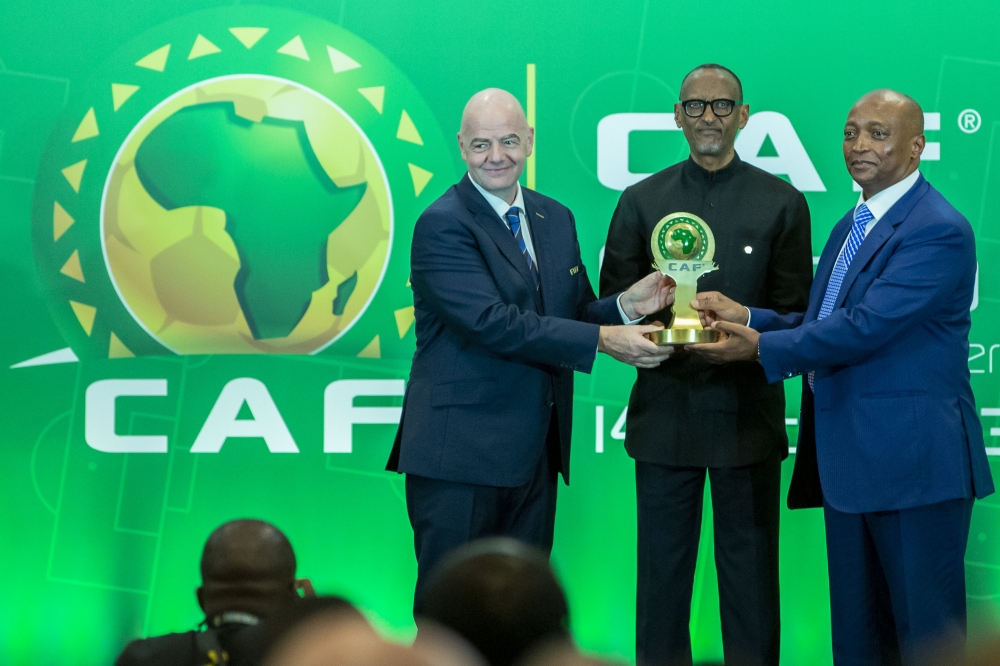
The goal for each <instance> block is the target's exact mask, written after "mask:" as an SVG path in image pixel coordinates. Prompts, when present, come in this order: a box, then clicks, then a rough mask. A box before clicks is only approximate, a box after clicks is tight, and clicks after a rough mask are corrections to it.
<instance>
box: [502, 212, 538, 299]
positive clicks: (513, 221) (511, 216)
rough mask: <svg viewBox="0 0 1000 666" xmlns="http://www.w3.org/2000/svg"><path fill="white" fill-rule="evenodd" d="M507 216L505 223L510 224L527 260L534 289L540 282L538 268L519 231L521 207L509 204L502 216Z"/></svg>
mask: <svg viewBox="0 0 1000 666" xmlns="http://www.w3.org/2000/svg"><path fill="white" fill-rule="evenodd" d="M504 217H506V218H507V224H509V225H510V232H511V233H512V234H514V240H515V241H516V242H517V246H518V247H519V248H521V254H523V255H524V260H525V261H527V262H528V272H529V273H531V278H532V279H533V280H534V281H535V289H538V285H539V283H540V281H539V279H538V268H537V267H536V266H535V262H534V261H532V260H531V254H530V253H529V252H528V246H527V245H526V244H525V242H524V234H522V233H521V209H520V208H518V207H517V206H511V209H510V210H508V211H507V214H506V215H505V216H504Z"/></svg>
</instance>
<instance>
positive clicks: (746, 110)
mask: <svg viewBox="0 0 1000 666" xmlns="http://www.w3.org/2000/svg"><path fill="white" fill-rule="evenodd" d="M749 121H750V105H749V104H742V105H740V129H743V128H744V127H746V126H747V122H749Z"/></svg>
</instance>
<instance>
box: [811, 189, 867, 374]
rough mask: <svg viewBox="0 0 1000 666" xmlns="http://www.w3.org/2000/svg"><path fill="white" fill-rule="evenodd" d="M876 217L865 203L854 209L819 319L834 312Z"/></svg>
mask: <svg viewBox="0 0 1000 666" xmlns="http://www.w3.org/2000/svg"><path fill="white" fill-rule="evenodd" d="M874 219H875V216H874V215H872V212H871V211H870V210H868V206H867V205H865V204H861V205H860V206H858V209H857V210H856V211H854V225H853V226H852V227H851V235H850V236H848V237H847V245H845V246H844V251H843V252H841V253H840V256H839V257H837V263H836V264H834V265H833V273H831V274H830V281H829V282H828V283H827V285H826V294H824V295H823V303H822V305H820V307H819V315H818V316H817V317H816V319H817V321H818V320H820V319H826V318H827V317H829V316H830V313H831V312H833V304H834V303H836V302H837V295H838V294H839V293H840V286H841V285H842V284H843V283H844V276H846V275H847V269H848V268H850V266H851V260H852V259H854V255H855V254H857V252H858V248H859V247H861V243H862V242H863V241H864V240H865V234H866V233H867V227H868V223H869V222H871V221H872V220H874ZM815 375H816V372H815V371H813V372H810V373H809V388H812V387H813V378H814V377H815Z"/></svg>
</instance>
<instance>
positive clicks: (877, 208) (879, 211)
mask: <svg viewBox="0 0 1000 666" xmlns="http://www.w3.org/2000/svg"><path fill="white" fill-rule="evenodd" d="M918 178H920V169H917V170H916V171H914V172H913V173H911V174H910V175H909V176H907V177H906V178H904V179H903V180H901V181H899V182H898V183H896V184H895V185H890V186H889V187H887V188H885V189H884V190H882V191H881V192H878V193H877V194H873V195H872V197H871V199H868V200H867V201H865V193H864V192H862V193H861V196H859V197H858V205H857V206H855V207H854V212H855V214H857V212H858V206H860V205H861V204H866V205H867V206H868V210H870V211H871V212H872V215H873V216H874V218H875V220H876V221H878V220H881V219H882V216H883V215H885V214H886V213H888V212H889V209H890V208H892V207H893V206H894V205H896V202H897V201H899V200H900V199H902V198H903V195H904V194H906V193H907V192H909V191H910V188H911V187H913V185H914V184H915V183H916V182H917V179H918Z"/></svg>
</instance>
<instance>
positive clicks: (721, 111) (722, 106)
mask: <svg viewBox="0 0 1000 666" xmlns="http://www.w3.org/2000/svg"><path fill="white" fill-rule="evenodd" d="M742 103H743V100H741V99H686V100H684V101H683V102H681V107H682V108H683V109H684V113H685V114H687V115H688V116H689V117H691V118H701V117H702V116H703V115H705V109H706V108H708V107H709V105H711V107H712V113H714V114H715V116H716V117H717V118H725V117H726V116H728V115H730V114H732V112H733V109H735V108H736V107H737V106H739V105H740V104H742Z"/></svg>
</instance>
